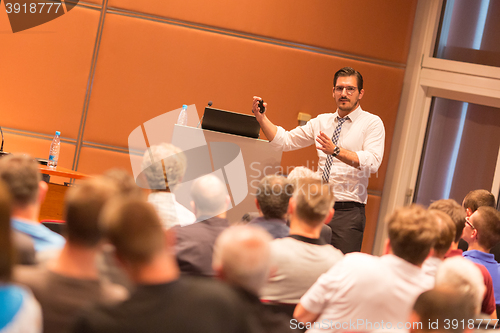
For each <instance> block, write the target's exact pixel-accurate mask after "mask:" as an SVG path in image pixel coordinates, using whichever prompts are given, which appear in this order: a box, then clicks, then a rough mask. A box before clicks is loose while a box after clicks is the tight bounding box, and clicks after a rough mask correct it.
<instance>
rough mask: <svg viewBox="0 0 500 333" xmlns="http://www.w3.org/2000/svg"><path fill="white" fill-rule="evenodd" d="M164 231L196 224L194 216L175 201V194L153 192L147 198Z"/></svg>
mask: <svg viewBox="0 0 500 333" xmlns="http://www.w3.org/2000/svg"><path fill="white" fill-rule="evenodd" d="M148 202H149V203H151V204H152V205H153V206H154V208H155V210H156V212H157V213H158V216H160V220H161V222H162V224H163V227H164V228H165V229H170V228H172V227H173V226H176V225H180V226H182V227H183V226H186V225H189V224H193V223H194V222H196V216H195V215H194V214H193V213H192V212H191V211H190V210H189V209H187V208H186V207H184V206H183V205H181V204H180V203H178V202H177V200H175V194H173V193H170V192H153V193H150V194H149V196H148Z"/></svg>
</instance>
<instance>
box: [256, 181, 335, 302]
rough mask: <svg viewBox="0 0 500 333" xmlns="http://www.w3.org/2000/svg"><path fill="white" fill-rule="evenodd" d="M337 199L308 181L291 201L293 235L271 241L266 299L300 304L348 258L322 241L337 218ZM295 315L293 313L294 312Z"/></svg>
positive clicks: (317, 184) (318, 185)
mask: <svg viewBox="0 0 500 333" xmlns="http://www.w3.org/2000/svg"><path fill="white" fill-rule="evenodd" d="M333 204H334V197H333V193H332V190H331V188H330V187H329V186H328V185H322V183H321V181H320V180H313V179H305V180H303V181H302V182H300V186H299V187H298V190H297V191H296V192H295V193H294V195H293V197H292V198H291V199H290V204H289V206H288V215H289V217H290V235H289V236H288V237H285V238H282V239H276V240H274V241H273V242H271V258H272V263H273V266H274V267H273V268H274V270H273V274H272V276H271V277H270V278H269V280H268V281H267V284H266V285H265V286H264V289H263V290H262V299H263V300H267V301H273V302H278V303H285V304H293V305H295V304H297V303H298V302H299V300H300V298H301V297H302V295H304V293H305V292H306V291H307V290H308V289H309V288H310V287H311V286H312V285H313V284H314V282H316V280H317V279H318V277H319V276H320V275H321V274H323V273H325V272H326V271H328V270H329V269H330V268H331V267H332V266H333V265H334V264H336V263H337V262H338V261H339V260H341V259H342V257H343V256H344V255H343V254H342V252H340V251H339V250H337V249H336V248H334V247H333V246H332V245H330V244H329V243H326V242H325V241H323V240H321V239H320V238H319V236H320V232H321V228H322V226H323V225H325V224H324V223H325V221H327V222H329V221H330V220H331V218H332V215H333V208H332V207H333ZM292 312H293V310H292Z"/></svg>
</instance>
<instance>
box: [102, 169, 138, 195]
mask: <svg viewBox="0 0 500 333" xmlns="http://www.w3.org/2000/svg"><path fill="white" fill-rule="evenodd" d="M103 177H104V178H105V179H108V180H110V181H112V182H113V183H114V184H115V186H117V187H118V192H119V194H120V195H124V196H127V197H128V198H131V197H134V198H137V199H142V198H144V197H145V193H144V191H145V190H143V189H142V188H140V187H139V186H137V183H136V182H135V180H134V177H132V176H131V175H130V174H129V173H128V172H127V171H125V170H124V169H119V168H115V169H110V170H108V171H106V172H105V173H104V174H103Z"/></svg>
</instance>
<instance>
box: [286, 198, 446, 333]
mask: <svg viewBox="0 0 500 333" xmlns="http://www.w3.org/2000/svg"><path fill="white" fill-rule="evenodd" d="M387 229H388V234H389V239H388V241H387V243H386V248H385V253H386V254H385V255H384V256H382V257H376V256H372V255H368V254H364V253H351V254H348V255H346V256H345V257H344V259H342V260H341V261H340V262H338V263H337V264H335V265H334V266H333V267H332V268H331V269H330V270H329V271H328V272H326V273H325V274H323V275H321V276H320V277H319V279H318V280H317V281H316V283H314V285H313V286H312V287H311V288H310V289H309V290H308V291H307V292H306V293H305V294H304V296H302V298H301V299H300V303H299V304H298V305H297V307H296V308H295V312H294V314H293V316H294V318H295V320H294V321H292V322H291V325H292V328H295V327H294V326H293V325H295V326H297V328H303V327H305V328H307V329H308V331H307V332H309V333H312V332H315V333H319V332H323V333H325V332H342V331H349V332H360V331H361V332H369V331H375V330H377V331H379V330H382V331H392V330H398V329H399V330H404V329H405V326H404V325H405V322H406V320H407V318H408V316H409V315H410V312H411V308H412V305H413V303H414V302H415V299H416V298H417V297H418V295H420V293H422V292H423V291H425V290H428V289H430V288H432V287H433V284H434V281H433V279H430V278H429V277H427V276H426V275H425V273H424V272H423V271H422V270H421V268H420V267H421V266H422V263H423V262H424V260H425V258H426V257H427V256H428V255H429V252H430V250H431V248H432V247H433V245H434V242H435V240H436V238H437V232H438V231H437V228H436V222H435V220H434V218H433V216H432V215H431V214H429V212H428V211H426V210H425V209H424V208H423V207H421V206H416V205H413V206H410V207H404V208H400V209H399V210H396V211H395V212H394V213H393V214H392V215H391V216H390V217H389V219H388V220H387Z"/></svg>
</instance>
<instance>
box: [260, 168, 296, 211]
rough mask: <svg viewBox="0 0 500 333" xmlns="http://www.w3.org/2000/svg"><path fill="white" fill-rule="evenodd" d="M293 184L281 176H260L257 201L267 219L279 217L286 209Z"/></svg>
mask: <svg viewBox="0 0 500 333" xmlns="http://www.w3.org/2000/svg"><path fill="white" fill-rule="evenodd" d="M293 190H294V188H293V184H292V183H290V181H288V179H286V178H285V177H283V176H277V175H270V176H266V177H264V178H262V180H261V181H260V183H259V187H258V188H257V193H256V197H257V202H258V203H259V207H260V210H261V211H262V214H263V215H264V217H265V218H267V219H281V218H283V216H284V215H285V214H286V212H287V210H288V202H289V201H290V198H291V197H292V195H293Z"/></svg>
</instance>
